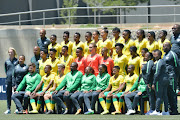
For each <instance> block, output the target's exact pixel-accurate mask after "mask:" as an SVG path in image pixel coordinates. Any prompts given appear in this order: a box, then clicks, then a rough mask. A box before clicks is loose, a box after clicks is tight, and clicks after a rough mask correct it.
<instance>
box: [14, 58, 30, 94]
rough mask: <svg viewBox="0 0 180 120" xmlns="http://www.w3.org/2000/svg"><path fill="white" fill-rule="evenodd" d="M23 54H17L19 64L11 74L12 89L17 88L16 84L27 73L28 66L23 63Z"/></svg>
mask: <svg viewBox="0 0 180 120" xmlns="http://www.w3.org/2000/svg"><path fill="white" fill-rule="evenodd" d="M24 61H25V56H24V55H21V56H19V64H18V65H16V66H15V69H14V72H13V75H12V87H13V88H14V91H15V90H16V88H18V85H19V84H20V83H21V81H22V80H23V77H24V76H25V75H26V74H27V73H28V66H27V65H26V64H24Z"/></svg>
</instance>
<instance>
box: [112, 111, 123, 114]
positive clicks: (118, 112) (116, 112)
mask: <svg viewBox="0 0 180 120" xmlns="http://www.w3.org/2000/svg"><path fill="white" fill-rule="evenodd" d="M111 114H112V115H116V114H121V112H120V111H115V112H112V113H111Z"/></svg>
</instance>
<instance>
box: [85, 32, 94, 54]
mask: <svg viewBox="0 0 180 120" xmlns="http://www.w3.org/2000/svg"><path fill="white" fill-rule="evenodd" d="M91 38H92V33H91V32H89V31H88V32H86V34H85V40H86V42H85V43H84V56H85V57H87V56H88V55H89V54H90V52H89V45H90V44H91V43H93V42H94V41H93V40H92V39H91Z"/></svg>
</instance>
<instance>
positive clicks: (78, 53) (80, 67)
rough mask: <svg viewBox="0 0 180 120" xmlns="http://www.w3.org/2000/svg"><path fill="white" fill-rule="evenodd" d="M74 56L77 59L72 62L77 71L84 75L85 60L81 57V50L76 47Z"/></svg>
mask: <svg viewBox="0 0 180 120" xmlns="http://www.w3.org/2000/svg"><path fill="white" fill-rule="evenodd" d="M76 56H77V58H76V59H75V60H74V61H75V62H77V64H78V71H80V72H82V74H83V75H84V74H85V69H86V66H87V65H86V58H85V57H84V56H83V49H82V48H81V47H78V48H77V50H76Z"/></svg>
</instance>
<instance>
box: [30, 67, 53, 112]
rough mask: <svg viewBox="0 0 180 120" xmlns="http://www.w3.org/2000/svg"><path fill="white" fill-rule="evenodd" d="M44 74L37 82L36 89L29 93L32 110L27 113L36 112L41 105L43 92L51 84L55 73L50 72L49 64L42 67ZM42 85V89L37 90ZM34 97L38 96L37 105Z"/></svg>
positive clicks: (49, 87)
mask: <svg viewBox="0 0 180 120" xmlns="http://www.w3.org/2000/svg"><path fill="white" fill-rule="evenodd" d="M44 71H45V73H46V74H45V75H44V76H43V77H42V79H41V82H40V83H39V84H38V86H37V87H36V89H35V90H34V91H33V92H32V93H31V95H30V103H31V106H32V109H33V110H32V111H30V112H29V113H38V111H39V108H40V107H41V103H42V99H43V96H44V94H45V93H46V92H47V91H49V90H50V89H51V87H52V85H53V82H54V79H55V75H54V74H53V73H51V66H50V65H46V67H45V68H44ZM41 87H42V91H39V92H37V91H38V90H39V89H40V88H41ZM35 98H38V100H37V106H36V103H35Z"/></svg>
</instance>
